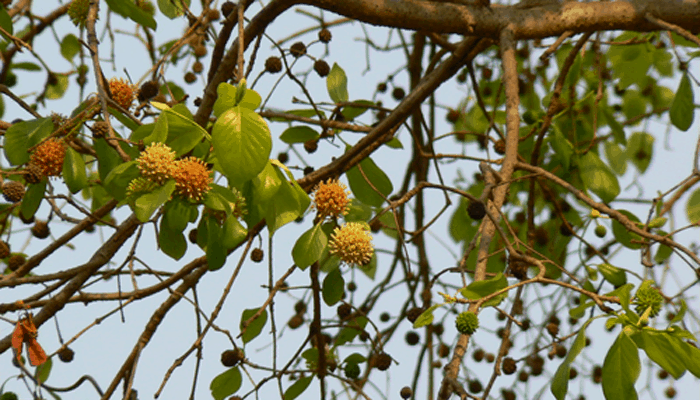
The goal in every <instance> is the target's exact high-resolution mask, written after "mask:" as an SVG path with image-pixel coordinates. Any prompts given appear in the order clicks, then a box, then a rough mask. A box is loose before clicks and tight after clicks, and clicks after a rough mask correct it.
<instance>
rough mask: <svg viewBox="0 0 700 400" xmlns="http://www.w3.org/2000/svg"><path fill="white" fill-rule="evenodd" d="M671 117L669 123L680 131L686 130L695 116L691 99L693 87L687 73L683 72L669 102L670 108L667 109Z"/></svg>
mask: <svg viewBox="0 0 700 400" xmlns="http://www.w3.org/2000/svg"><path fill="white" fill-rule="evenodd" d="M668 113H669V115H670V117H671V123H672V124H673V125H674V126H675V127H676V128H678V129H680V130H682V131H684V132H685V131H687V130H688V129H690V126H691V125H692V124H693V119H694V117H695V105H694V99H693V88H692V87H691V85H690V79H689V78H688V74H687V73H686V74H683V77H682V78H681V82H680V84H679V85H678V90H677V91H676V96H675V97H674V98H673V103H671V109H670V110H669V111H668Z"/></svg>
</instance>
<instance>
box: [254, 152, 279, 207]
mask: <svg viewBox="0 0 700 400" xmlns="http://www.w3.org/2000/svg"><path fill="white" fill-rule="evenodd" d="M283 180H284V176H282V175H281V174H280V173H279V172H278V171H277V170H276V169H275V167H273V166H272V163H270V162H269V161H268V162H267V163H266V164H265V167H264V168H263V170H262V171H260V173H259V174H258V175H257V176H256V177H255V178H254V179H253V180H252V181H251V183H252V184H253V190H254V191H255V200H256V201H258V202H261V203H265V202H268V201H270V200H272V199H273V198H274V197H275V196H276V195H277V191H279V189H280V187H281V186H282V181H283Z"/></svg>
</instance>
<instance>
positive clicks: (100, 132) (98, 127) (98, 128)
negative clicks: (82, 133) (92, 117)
mask: <svg viewBox="0 0 700 400" xmlns="http://www.w3.org/2000/svg"><path fill="white" fill-rule="evenodd" d="M91 130H92V137H93V138H94V139H99V138H103V137H105V136H107V135H108V134H109V126H108V125H107V122H105V121H97V122H95V123H94V124H92V128H91Z"/></svg>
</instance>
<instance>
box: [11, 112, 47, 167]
mask: <svg viewBox="0 0 700 400" xmlns="http://www.w3.org/2000/svg"><path fill="white" fill-rule="evenodd" d="M52 131H53V122H51V118H39V119H34V120H30V121H23V122H20V123H17V124H12V126H11V127H10V128H9V129H8V130H7V131H6V132H5V138H4V139H5V140H4V148H5V158H7V161H9V162H10V164H11V165H21V164H25V163H27V162H28V161H29V152H28V150H29V149H30V148H31V147H34V146H36V145H37V144H39V142H41V141H42V140H43V139H45V138H46V137H48V136H49V135H50V134H51V132H52Z"/></svg>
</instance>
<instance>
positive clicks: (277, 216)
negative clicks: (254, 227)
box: [263, 171, 310, 234]
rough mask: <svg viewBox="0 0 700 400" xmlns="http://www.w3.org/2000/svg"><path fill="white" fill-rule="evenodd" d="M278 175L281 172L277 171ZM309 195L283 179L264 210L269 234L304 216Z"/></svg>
mask: <svg viewBox="0 0 700 400" xmlns="http://www.w3.org/2000/svg"><path fill="white" fill-rule="evenodd" d="M277 173H278V174H279V175H282V173H281V172H279V171H277ZM309 203H310V199H309V195H308V194H306V192H305V191H304V190H303V189H301V187H299V186H297V185H296V182H294V183H293V184H292V183H290V182H289V181H287V180H286V179H283V180H282V182H281V184H280V186H279V190H278V191H277V194H276V195H275V196H274V197H273V198H272V199H270V200H269V201H267V202H266V203H265V204H264V205H263V208H264V209H265V222H267V229H268V230H269V231H270V234H274V233H275V232H276V231H277V230H278V229H279V228H281V227H282V226H284V225H286V224H288V223H290V222H292V221H294V220H296V219H297V218H299V217H301V216H302V215H304V211H306V209H307V208H308V207H309Z"/></svg>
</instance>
